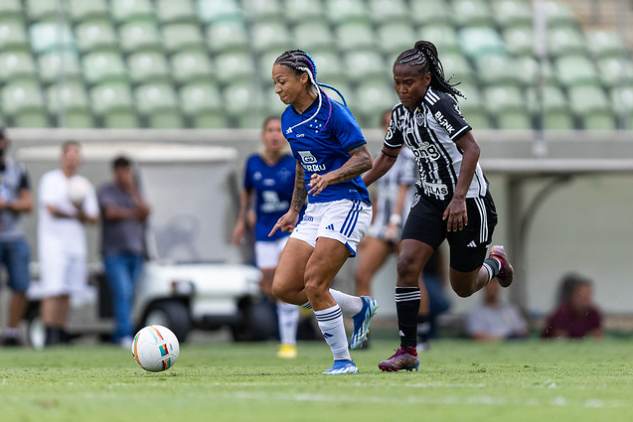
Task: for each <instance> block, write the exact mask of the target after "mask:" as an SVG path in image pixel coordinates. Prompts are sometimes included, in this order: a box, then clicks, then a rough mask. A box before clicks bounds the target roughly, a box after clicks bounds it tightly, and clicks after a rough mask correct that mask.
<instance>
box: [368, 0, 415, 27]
mask: <svg viewBox="0 0 633 422" xmlns="http://www.w3.org/2000/svg"><path fill="white" fill-rule="evenodd" d="M369 13H370V15H371V19H372V20H373V21H374V23H375V24H377V25H381V24H385V23H391V22H393V23H399V24H400V25H402V26H406V25H409V22H410V21H411V20H410V18H409V16H410V14H411V12H410V11H409V8H408V5H407V4H406V3H405V2H404V0H369Z"/></svg>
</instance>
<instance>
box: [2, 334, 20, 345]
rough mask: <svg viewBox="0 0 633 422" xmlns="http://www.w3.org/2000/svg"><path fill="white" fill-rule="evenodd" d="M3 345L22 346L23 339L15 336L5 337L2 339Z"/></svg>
mask: <svg viewBox="0 0 633 422" xmlns="http://www.w3.org/2000/svg"><path fill="white" fill-rule="evenodd" d="M2 345H3V346H6V347H13V346H22V339H21V338H20V337H14V336H11V337H5V338H4V339H2Z"/></svg>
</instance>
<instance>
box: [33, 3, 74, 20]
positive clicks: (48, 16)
mask: <svg viewBox="0 0 633 422" xmlns="http://www.w3.org/2000/svg"><path fill="white" fill-rule="evenodd" d="M63 4H64V5H65V6H66V8H67V7H68V5H67V3H66V2H64V3H63ZM58 7H59V2H57V1H50V0H26V1H25V10H26V15H27V17H28V18H29V20H30V21H31V22H40V21H49V22H54V21H55V20H56V19H57V14H58Z"/></svg>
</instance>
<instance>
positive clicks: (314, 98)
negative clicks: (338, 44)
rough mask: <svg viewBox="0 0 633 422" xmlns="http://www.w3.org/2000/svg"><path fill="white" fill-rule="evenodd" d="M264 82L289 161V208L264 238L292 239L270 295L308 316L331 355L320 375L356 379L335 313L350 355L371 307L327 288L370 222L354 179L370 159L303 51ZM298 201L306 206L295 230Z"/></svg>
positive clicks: (285, 57)
mask: <svg viewBox="0 0 633 422" xmlns="http://www.w3.org/2000/svg"><path fill="white" fill-rule="evenodd" d="M272 77H273V81H274V83H275V92H276V93H277V94H278V95H279V98H280V99H281V101H282V102H283V103H285V104H289V106H288V107H287V108H286V110H285V111H284V113H283V115H282V117H281V125H282V128H283V131H284V136H286V139H288V142H289V143H290V147H291V149H292V154H293V156H294V157H295V159H296V160H297V165H296V169H297V171H296V179H295V184H294V192H293V195H292V203H291V206H290V209H289V210H288V212H287V213H286V214H285V215H284V216H282V217H281V218H280V219H279V221H278V222H277V223H276V224H275V226H274V228H273V230H272V231H271V235H273V234H274V233H275V232H276V231H277V230H282V231H286V232H287V231H291V232H292V234H291V235H290V239H289V240H288V243H287V244H286V247H285V248H284V251H283V252H282V254H281V259H280V260H279V266H278V267H277V271H276V272H275V278H274V280H273V293H274V294H275V296H277V297H278V298H280V299H281V300H284V301H286V302H289V303H294V304H297V305H303V306H305V307H312V309H313V310H314V313H315V316H316V319H317V322H318V324H319V328H320V329H321V331H322V332H323V336H324V337H325V340H326V341H327V343H328V345H329V346H330V348H331V349H332V354H333V355H334V365H333V366H332V367H331V368H330V369H329V370H328V371H326V372H325V374H348V373H356V372H357V371H358V370H357V368H356V365H355V363H354V362H353V361H352V360H351V357H350V354H349V350H348V342H347V336H346V334H345V327H344V325H343V312H344V313H345V314H346V315H350V316H354V333H353V334H352V339H351V348H352V349H356V348H358V347H359V346H360V345H361V344H362V342H363V341H364V340H365V338H366V336H367V331H368V327H369V321H370V320H371V318H372V316H373V315H374V314H375V312H376V309H377V308H378V305H377V304H376V302H375V301H374V300H373V299H372V298H370V297H362V298H359V297H356V296H350V295H347V294H344V293H341V292H338V291H336V290H332V289H330V286H331V285H332V282H333V281H334V277H335V276H336V274H337V273H338V271H339V270H340V269H341V267H342V266H343V264H344V263H345V261H347V258H348V257H349V256H354V255H356V246H357V245H358V242H359V241H360V239H361V238H362V236H363V235H364V234H365V232H366V231H367V228H368V227H369V224H370V222H371V213H372V211H371V203H370V200H369V193H368V192H367V188H366V187H365V184H364V183H363V181H362V179H361V177H360V175H361V174H362V173H363V172H365V171H367V170H368V169H370V168H371V163H372V160H371V155H370V154H369V151H368V150H367V142H366V141H365V139H364V138H363V134H362V133H361V131H360V128H359V127H358V123H356V120H355V119H354V117H353V116H352V114H351V113H350V111H349V110H348V108H347V107H346V106H344V105H342V104H340V103H338V102H336V101H334V100H331V99H330V98H329V97H328V96H327V95H326V94H325V92H324V91H323V90H322V89H321V88H320V86H319V84H318V83H317V69H316V65H315V63H314V61H313V60H312V58H311V57H310V56H309V55H308V54H307V53H306V52H304V51H301V50H292V51H286V52H285V53H283V54H282V55H281V56H279V57H278V58H277V60H275V64H274V65H273V71H272ZM306 198H307V199H308V206H307V208H306V212H305V215H304V217H303V218H302V220H301V223H300V224H299V225H297V221H298V219H299V212H300V210H301V208H302V207H303V204H304V202H305V200H306ZM308 301H309V303H308Z"/></svg>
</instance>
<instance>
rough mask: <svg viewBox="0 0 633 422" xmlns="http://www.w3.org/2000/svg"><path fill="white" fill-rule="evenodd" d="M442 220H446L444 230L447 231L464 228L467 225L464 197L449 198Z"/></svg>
mask: <svg viewBox="0 0 633 422" xmlns="http://www.w3.org/2000/svg"><path fill="white" fill-rule="evenodd" d="M442 220H444V221H446V230H447V231H449V232H457V231H461V230H463V229H464V227H465V226H467V225H468V213H467V212H466V200H465V199H456V198H453V199H451V202H450V203H449V204H448V207H446V210H445V211H444V215H443V216H442Z"/></svg>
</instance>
